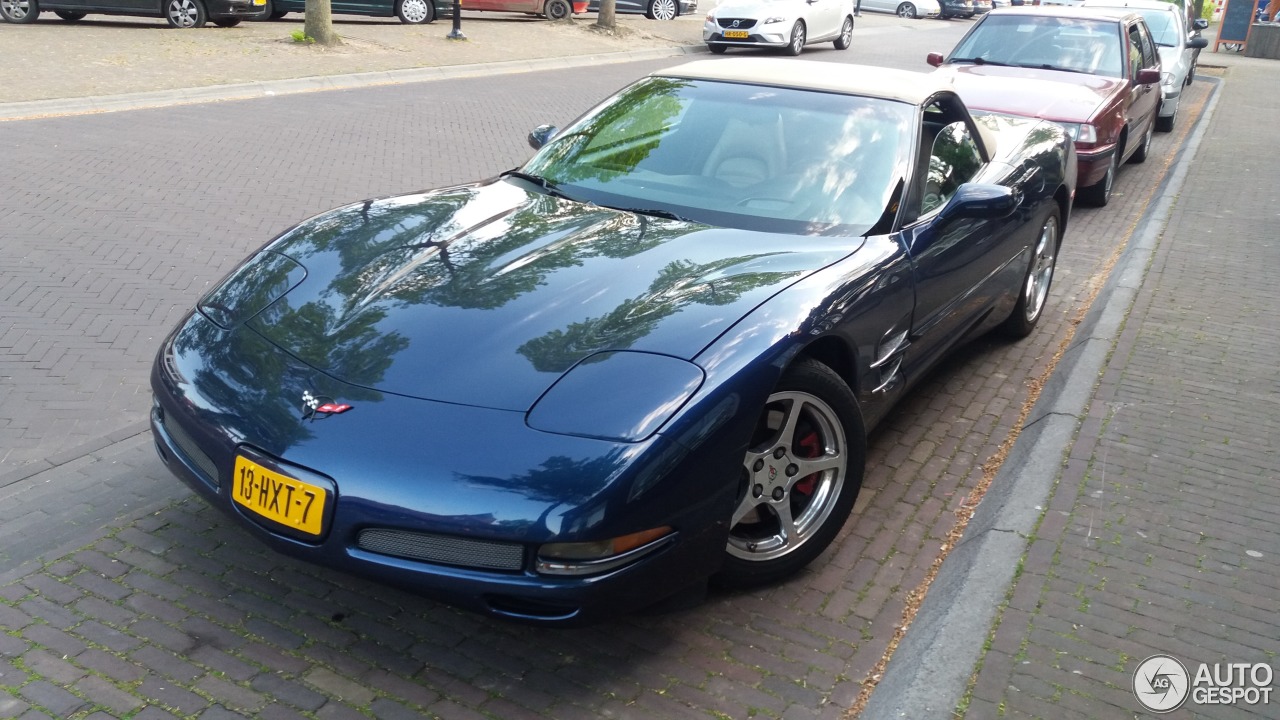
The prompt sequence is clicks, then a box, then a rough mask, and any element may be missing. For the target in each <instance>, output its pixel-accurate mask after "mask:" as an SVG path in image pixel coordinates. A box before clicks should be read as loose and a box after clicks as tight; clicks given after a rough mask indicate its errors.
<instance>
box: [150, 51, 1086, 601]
mask: <svg viewBox="0 0 1280 720" xmlns="http://www.w3.org/2000/svg"><path fill="white" fill-rule="evenodd" d="M529 140H530V143H531V144H532V145H533V146H534V147H536V148H538V152H537V154H536V155H534V157H533V158H532V159H531V160H530V161H529V162H528V163H527V164H525V165H524V166H523V167H522V168H520V169H518V170H512V171H510V172H507V173H504V174H502V175H501V176H499V177H496V178H493V179H490V180H487V181H484V182H480V183H476V184H470V185H462V186H458V187H451V188H445V189H442V190H437V191H433V192H428V193H423V194H415V195H403V196H398V197H390V198H383V199H376V200H369V201H365V202H361V203H356V204H353V205H349V206H346V207H342V208H339V209H337V210H333V211H331V212H328V213H325V214H323V215H320V216H317V217H315V218H312V219H310V220H307V221H305V222H303V223H301V224H300V225H298V226H296V227H294V228H292V229H290V230H288V231H286V232H284V233H283V234H281V235H280V236H279V237H277V238H276V239H274V240H272V241H271V242H270V243H268V244H267V245H266V246H264V247H263V248H262V249H261V250H260V251H258V252H257V253H256V254H254V255H253V256H252V257H250V258H249V259H248V260H247V261H245V262H244V263H243V264H242V265H241V266H240V267H239V268H237V269H236V270H235V271H233V272H232V273H231V274H230V275H229V276H228V277H227V278H226V279H225V280H223V281H222V282H221V283H220V284H219V285H218V286H217V287H216V288H215V289H214V290H213V291H211V292H210V293H209V294H208V295H206V296H205V297H204V298H202V299H201V300H200V301H199V302H198V304H197V306H196V308H195V309H194V310H193V311H192V312H191V313H190V314H189V315H187V316H186V317H185V318H184V319H183V320H182V322H181V323H180V324H179V326H178V327H177V328H176V329H175V330H174V331H173V333H172V334H171V335H170V336H169V337H168V338H167V339H166V340H165V341H164V343H163V345H162V346H161V348H160V351H159V354H158V356H157V358H156V363H155V366H154V370H153V374H152V386H153V389H154V392H155V407H154V411H153V413H152V428H153V431H154V434H155V439H156V443H157V447H158V449H159V452H160V455H161V457H162V458H163V459H164V461H165V462H166V463H167V464H168V467H169V468H170V469H171V470H172V471H173V472H174V474H176V475H177V476H178V477H179V478H181V479H182V480H183V481H185V482H186V483H187V484H189V485H190V486H191V487H193V488H195V489H196V490H197V491H198V492H199V493H200V494H201V495H203V496H204V497H205V498H206V499H207V500H208V501H209V502H211V503H213V504H214V505H216V506H217V507H219V508H221V509H222V510H224V511H226V512H227V513H228V514H229V515H230V516H231V517H232V518H234V519H235V520H236V521H238V522H239V523H241V524H243V525H244V526H245V527H246V528H248V529H249V530H250V531H251V532H252V533H253V534H254V535H255V536H256V537H258V538H260V539H261V540H262V541H263V542H265V543H267V544H269V545H270V546H272V547H274V548H276V549H277V550H279V551H281V552H285V553H288V554H291V555H294V556H297V557H300V558H304V559H307V560H310V561H313V562H316V563H320V564H323V565H326V566H329V567H333V568H339V569H342V570H346V571H350V572H353V573H359V574H362V575H365V576H369V577H373V578H376V579H378V580H382V581H386V582H389V583H395V584H397V585H401V586H406V587H409V588H411V589H414V590H416V591H418V592H420V593H423V594H425V595H429V596H432V597H436V598H439V599H441V600H443V601H445V602H449V603H453V604H456V605H459V606H463V607H467V608H471V609H473V610H477V611H480V612H484V613H488V614H491V615H495V616H500V617H504V618H509V619H516V620H521V621H527V622H536V623H544V624H570V623H582V622H589V621H592V620H597V619H600V618H602V617H606V616H608V615H611V614H615V613H620V612H625V611H628V610H631V609H636V608H639V607H641V606H644V605H648V604H650V603H654V602H656V601H659V600H661V599H663V598H664V597H666V596H668V595H671V594H673V593H676V592H678V591H681V590H682V589H686V588H691V587H699V586H703V585H705V584H706V583H707V581H708V579H711V580H713V581H716V582H719V583H722V584H724V585H729V586H747V585H753V584H760V583H769V582H773V581H776V580H779V579H781V578H783V577H785V576H787V575H788V574H790V573H793V572H795V571H796V570H798V569H799V568H801V567H803V566H804V565H805V564H806V563H808V562H809V561H811V560H812V559H813V558H815V557H816V556H817V555H818V554H819V553H821V552H822V551H823V550H824V549H825V548H826V546H827V545H828V544H829V543H830V542H831V541H832V539H833V538H834V537H835V536H836V534H837V532H838V531H839V530H840V527H841V526H842V524H843V523H844V522H845V520H846V518H847V517H848V515H849V513H850V509H851V508H852V507H853V505H854V501H855V499H856V498H857V495H858V490H859V487H860V485H861V481H862V476H863V465H864V456H865V447H866V433H867V431H868V430H869V429H870V428H872V427H873V426H874V425H875V424H876V422H877V421H879V420H880V419H881V418H882V417H884V415H885V413H886V412H887V411H888V410H889V408H890V407H891V406H892V405H893V403H894V402H895V401H896V400H897V399H898V398H900V397H901V396H902V394H903V393H904V392H906V391H907V389H908V388H909V387H910V386H911V385H912V383H913V382H915V381H916V380H918V379H919V378H920V377H922V375H923V374H924V373H925V371H926V370H927V369H928V368H929V367H930V366H932V365H933V364H934V363H935V362H937V361H938V360H939V358H941V357H942V356H943V354H944V353H946V352H947V351H948V350H951V349H953V348H955V347H956V346H957V345H958V344H960V343H962V342H963V341H965V340H966V339H967V338H971V337H974V336H975V335H977V334H979V333H984V332H987V331H989V330H995V329H998V330H1000V331H1002V332H1006V333H1009V334H1011V335H1014V336H1024V335H1027V334H1028V333H1030V332H1031V331H1032V329H1033V328H1034V326H1035V325H1036V322H1037V320H1038V319H1039V318H1040V316H1041V314H1042V313H1043V311H1044V307H1045V299H1046V296H1047V293H1048V291H1049V286H1050V282H1051V280H1052V279H1053V272H1054V264H1055V259H1056V257H1057V252H1058V248H1059V244H1060V243H1061V239H1062V235H1063V231H1064V230H1065V228H1066V226H1067V220H1068V212H1069V210H1070V208H1071V201H1072V195H1073V193H1074V186H1075V157H1074V155H1073V152H1074V151H1073V150H1072V143H1071V140H1070V138H1069V137H1067V136H1066V135H1065V133H1064V132H1063V130H1062V129H1061V127H1060V126H1058V125H1055V124H1052V123H1046V122H1042V121H1037V120H1024V119H1016V118H1007V117H1002V116H983V117H973V116H971V115H970V114H969V112H968V111H967V110H966V109H965V107H964V106H963V105H962V104H961V101H960V100H959V98H958V97H957V96H956V95H955V93H954V92H953V91H952V90H951V89H949V88H948V87H947V86H945V85H942V84H939V83H938V81H937V80H936V79H934V78H931V77H930V76H927V75H922V74H917V73H910V72H901V71H894V70H886V69H881V68H871V67H851V66H848V65H839V64H833V63H821V62H798V61H788V60H782V59H767V58H743V59H733V60H728V61H700V62H694V63H690V64H687V65H682V66H679V67H676V68H672V69H668V70H664V71H662V72H659V73H656V74H654V75H652V76H650V77H646V78H644V79H642V80H640V81H638V82H636V83H635V84H633V85H631V86H630V87H627V88H625V89H623V90H622V91H621V92H619V93H618V94H617V95H615V96H613V97H612V98H610V99H608V100H606V101H605V102H603V103H601V104H600V105H598V106H597V107H596V108H594V109H593V110H591V111H590V112H588V113H587V114H586V115H584V116H583V117H581V118H579V119H578V120H576V121H575V122H574V123H572V124H571V125H570V126H568V127H567V128H564V129H563V130H559V131H557V130H556V129H555V128H551V127H548V126H543V127H541V128H538V129H537V130H535V131H534V132H533V133H532V134H531V135H530V137H529Z"/></svg>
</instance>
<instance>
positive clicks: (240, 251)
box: [0, 22, 1206, 718]
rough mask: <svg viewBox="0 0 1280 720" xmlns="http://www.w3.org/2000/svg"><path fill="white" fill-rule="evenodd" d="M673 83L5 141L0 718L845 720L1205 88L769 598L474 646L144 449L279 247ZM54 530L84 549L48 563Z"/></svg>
mask: <svg viewBox="0 0 1280 720" xmlns="http://www.w3.org/2000/svg"><path fill="white" fill-rule="evenodd" d="M967 26H968V23H964V22H953V23H930V24H919V23H917V24H913V25H910V26H907V27H903V28H901V29H898V30H894V31H892V32H886V33H885V35H884V37H883V38H881V40H882V41H881V42H878V43H874V44H873V43H870V42H868V43H856V44H855V48H854V49H853V50H850V51H848V52H846V53H837V52H835V51H834V50H827V49H817V50H814V51H811V52H807V53H806V59H811V60H836V61H859V62H869V63H877V64H882V65H892V66H896V67H905V68H909V69H921V70H923V69H926V66H924V63H923V57H924V54H925V52H927V51H928V50H932V49H940V50H945V49H947V48H948V47H949V46H950V43H951V42H954V40H955V39H956V38H957V37H958V36H959V34H960V33H961V32H963V30H964V29H965V28H967ZM669 62H672V61H650V62H644V63H631V64H619V65H609V66H600V67H596V68H593V69H591V70H582V69H577V70H568V71H547V72H537V73H526V74H521V75H508V76H494V77H487V78H472V79H467V80H450V81H440V82H434V83H423V84H411V85H399V86H392V87H378V88H368V89H361V90H350V91H342V92H329V93H312V94H305V95H295V96H281V97H272V98H262V99H256V100H251V101H238V102H227V103H217V104H205V105H189V106H182V107H174V108H167V109H159V110H147V111H134V112H125V113H114V114H106V115H92V116H81V117H67V118H50V119H43V120H31V121H22V122H12V123H6V124H4V125H3V126H2V127H0V167H3V168H7V169H10V168H11V169H16V171H11V172H6V173H4V174H3V175H0V196H2V197H5V198H6V202H5V204H4V207H3V209H0V265H2V266H3V267H4V268H5V272H4V274H3V275H0V317H3V318H5V320H4V322H3V324H0V378H2V379H3V385H0V448H3V449H2V450H0V523H3V532H2V533H0V534H3V535H4V537H3V538H0V540H3V542H0V547H2V548H4V549H5V550H4V551H5V553H6V555H5V556H4V557H5V559H4V560H0V624H3V625H4V626H5V627H6V628H7V629H9V630H10V631H11V633H10V634H9V635H7V636H4V637H0V675H2V676H3V677H0V685H2V686H4V687H6V688H13V689H14V692H15V693H16V694H12V695H10V696H8V699H5V696H4V695H2V694H0V715H5V716H7V715H8V714H9V713H10V712H12V714H13V715H19V714H21V713H22V712H25V711H27V710H29V709H32V708H34V709H37V710H39V711H40V712H47V713H48V714H67V713H74V712H82V711H84V710H88V709H93V708H97V709H98V710H100V711H103V712H108V713H114V714H127V713H131V712H134V711H138V710H140V709H141V712H142V713H144V714H145V715H143V714H140V715H139V717H144V716H145V717H151V716H157V717H159V716H168V715H167V714H162V712H161V709H162V708H163V709H164V710H163V713H176V714H180V715H187V716H194V715H199V716H200V717H209V718H214V717H222V716H224V715H226V716H230V715H231V714H244V713H251V714H260V715H261V716H263V717H271V716H279V717H296V716H298V713H300V712H308V713H314V714H315V717H335V718H337V717H355V716H357V714H362V715H361V716H367V715H374V716H378V717H398V716H405V717H410V716H420V714H421V713H423V712H427V713H433V714H436V715H439V716H443V717H472V716H482V715H487V716H492V717H504V718H510V717H559V718H567V717H598V716H609V717H685V716H690V717H706V716H708V715H714V714H715V713H719V714H720V715H721V716H727V717H734V718H738V717H746V716H749V715H760V716H784V715H785V716H786V717H813V716H821V717H838V716H840V715H841V714H842V713H843V708H845V707H847V706H849V705H850V704H851V703H852V702H853V700H854V698H856V697H857V694H858V692H859V690H860V689H861V686H860V683H861V681H862V680H863V679H864V678H865V676H866V674H867V673H868V671H870V670H871V668H872V667H873V666H874V665H875V663H876V661H878V660H879V659H880V657H881V655H882V654H883V653H884V650H885V648H886V646H887V644H888V641H889V638H890V637H891V636H892V634H893V631H894V627H895V625H897V624H898V623H900V622H901V614H902V608H903V603H904V601H905V597H906V594H907V593H908V592H909V591H911V590H912V589H914V588H915V587H916V586H917V585H918V584H919V582H920V580H921V579H922V578H923V577H924V574H925V572H926V571H927V569H928V567H929V565H930V564H931V563H932V561H933V559H934V558H935V557H936V556H937V552H938V547H939V545H940V543H942V542H943V541H944V540H945V538H946V535H947V532H948V531H949V530H950V528H951V526H952V524H953V522H954V517H953V513H952V511H954V510H955V509H956V508H957V507H959V506H960V505H961V504H962V503H963V502H964V500H965V497H966V496H967V494H968V493H969V491H970V490H971V489H972V488H973V487H974V485H975V484H976V482H977V481H978V479H979V478H980V477H981V475H982V470H981V465H982V464H983V463H984V462H985V461H986V460H987V459H988V458H989V457H990V456H991V455H992V453H994V451H995V449H996V448H997V447H998V446H999V444H1000V443H1001V442H1002V441H1003V440H1004V439H1005V438H1006V437H1007V436H1008V434H1009V433H1010V432H1011V431H1012V430H1013V429H1014V426H1015V424H1016V419H1017V417H1018V413H1019V411H1020V410H1021V407H1022V404H1023V402H1024V401H1025V399H1026V397H1027V384H1028V381H1029V380H1030V379H1031V378H1034V377H1038V376H1039V375H1041V374H1042V373H1043V372H1044V371H1045V370H1046V369H1047V368H1048V367H1049V366H1050V364H1051V359H1052V357H1053V355H1054V353H1055V352H1056V351H1057V349H1058V347H1059V344H1060V342H1061V339H1062V338H1063V337H1064V336H1065V334H1066V333H1067V331H1068V329H1069V328H1070V327H1071V326H1072V324H1073V322H1074V321H1075V320H1076V319H1077V318H1078V316H1079V314H1080V312H1081V310H1082V308H1083V307H1084V306H1085V305H1086V304H1087V302H1088V299H1089V298H1090V297H1091V295H1092V292H1093V291H1094V290H1095V289H1096V288H1097V287H1098V285H1100V283H1101V282H1102V280H1103V279H1104V277H1105V271H1106V267H1107V261H1108V258H1109V257H1110V255H1111V253H1112V251H1113V250H1114V249H1115V248H1116V247H1117V246H1118V245H1119V244H1122V243H1123V242H1124V241H1125V240H1126V239H1127V236H1128V233H1129V232H1131V230H1132V228H1133V227H1134V225H1135V224H1136V223H1137V220H1138V218H1139V217H1140V216H1141V214H1142V213H1143V212H1144V210H1145V208H1146V206H1147V203H1148V201H1149V199H1150V198H1151V197H1152V195H1153V193H1154V192H1155V191H1156V188H1157V187H1158V185H1159V183H1160V181H1161V179H1162V176H1163V173H1164V172H1165V170H1166V168H1167V165H1168V161H1169V159H1170V158H1171V157H1172V154H1173V153H1174V151H1175V150H1176V146H1177V145H1178V143H1180V142H1181V141H1182V138H1183V137H1184V133H1185V131H1186V129H1187V128H1188V126H1189V125H1190V124H1191V123H1192V122H1193V121H1194V119H1195V117H1196V115H1197V114H1198V111H1199V103H1200V102H1202V101H1203V99H1204V97H1205V95H1206V89H1205V87H1204V85H1203V84H1198V85H1194V86H1193V87H1192V91H1191V95H1190V96H1188V97H1187V98H1186V100H1184V102H1186V103H1187V104H1186V105H1185V106H1184V110H1183V112H1184V115H1183V116H1182V118H1181V119H1180V122H1181V123H1182V124H1181V125H1180V127H1179V128H1177V129H1176V130H1175V132H1174V133H1171V134H1164V135H1157V137H1156V139H1155V143H1154V146H1153V153H1152V158H1151V159H1150V160H1148V162H1147V163H1145V164H1144V165H1141V166H1129V167H1127V168H1126V169H1125V171H1124V172H1122V173H1121V176H1120V178H1119V181H1118V185H1117V195H1116V198H1115V200H1114V201H1113V204H1112V205H1111V206H1109V207H1108V208H1105V209H1102V210H1089V209H1084V210H1079V211H1078V212H1076V213H1075V214H1073V216H1072V219H1071V224H1070V226H1069V227H1068V230H1067V234H1066V239H1065V243H1064V247H1063V252H1062V255H1061V258H1060V265H1059V272H1058V276H1057V278H1056V280H1055V284H1054V288H1053V292H1052V295H1051V299H1050V304H1049V306H1048V307H1047V310H1046V315H1045V318H1044V322H1043V323H1042V325H1041V327H1040V328H1039V330H1038V331H1037V332H1036V334H1034V335H1033V336H1032V337H1031V338H1028V339H1027V340H1026V341H1023V342H1020V343H1014V344H1008V343H1005V342H1002V341H997V340H980V341H978V342H975V343H973V344H972V345H971V346H969V347H968V348H966V349H965V350H964V351H962V352H961V353H960V354H959V355H958V356H957V357H956V358H954V359H953V360H952V361H950V362H948V363H947V364H946V365H944V366H943V367H941V368H939V369H938V370H937V371H936V372H935V373H934V374H933V375H932V376H931V377H930V378H929V379H928V380H926V381H925V382H924V383H923V384H922V385H921V386H920V387H919V388H918V389H917V390H915V391H914V392H913V393H912V395H911V396H910V397H909V398H908V399H907V400H906V401H905V402H904V403H903V404H902V406H900V408H899V409H898V410H897V411H895V413H894V414H893V415H892V416H891V417H890V418H889V419H888V420H887V421H886V423H885V424H884V425H883V426H882V428H881V429H880V430H879V431H878V432H877V433H876V435H875V436H874V437H873V438H872V444H871V450H870V458H869V461H868V474H867V479H866V483H865V486H864V490H863V496H862V498H861V499H860V502H859V505H858V507H857V508H856V510H855V514H854V517H853V518H852V519H851V520H850V522H849V523H848V525H847V526H846V528H845V531H844V532H843V533H842V535H841V536H840V538H839V539H838V540H837V542H836V544H835V546H834V547H833V548H832V549H831V550H830V551H828V552H827V553H826V554H825V555H824V556H823V557H822V558H820V559H819V560H818V561H817V562H816V563H815V564H814V565H813V566H812V567H811V568H810V569H808V570H807V571H805V572H804V573H802V574H801V575H800V576H798V577H797V578H795V579H794V580H792V581H790V582H788V583H786V584H783V585H780V586H778V587H775V588H769V589H765V590H762V591H758V592H754V593H749V594H742V595H736V596H715V597H713V598H711V599H710V600H709V601H708V602H707V603H705V604H703V605H701V606H699V607H697V608H693V609H690V610H685V611H682V612H677V613H672V614H667V615H662V616H658V617H632V618H625V619H623V620H620V621H619V622H617V623H614V624H610V625H606V626H603V627H600V628H594V629H590V630H584V631H575V632H571V633H552V632H546V631H535V630H529V629H525V628H518V627H512V626H508V625H505V624H502V623H495V622H491V621H488V620H484V619H479V618H475V617H471V616H467V615H463V614H460V613H457V612H455V611H452V610H450V609H448V608H443V607H441V606H437V605H434V604H431V603H427V602H424V601H422V600H420V599H417V598H414V597H412V596H407V595H405V594H403V593H399V592H397V591H394V590H390V589H387V588H382V587H376V586H372V587H371V586H368V585H367V584H365V583H362V582H360V581H356V580H353V579H351V578H349V577H346V576H341V575H338V574H336V573H330V572H326V571H324V570H321V569H318V568H312V567H308V566H302V565H299V564H297V563H293V562H291V561H288V560H285V559H283V558H280V557H277V556H274V555H272V554H269V553H266V552H265V551H263V550H262V549H261V548H257V547H254V546H252V545H251V544H250V545H246V543H245V536H243V535H242V534H240V533H239V531H238V530H236V529H235V528H234V527H232V526H231V525H230V524H229V523H226V522H224V521H223V520H222V518H221V517H220V516H219V515H218V514H217V513H215V512H212V511H210V510H209V509H208V508H206V507H205V506H203V504H201V503H199V502H198V501H195V500H193V499H190V498H187V497H185V493H182V492H180V491H179V490H177V489H176V487H175V484H176V481H174V480H173V479H172V478H170V477H169V476H168V474H167V472H166V471H165V470H164V469H163V468H162V467H161V466H160V464H159V462H158V460H156V459H155V458H154V456H153V451H152V450H151V448H150V447H149V441H148V440H147V438H146V437H145V433H141V434H139V433H138V432H137V430H138V428H139V423H140V422H141V421H142V419H143V418H144V417H145V413H146V411H147V409H148V407H149V404H150V397H149V393H148V391H147V386H146V372H147V368H148V366H149V364H150V361H151V358H152V354H153V352H154V350H155V347H156V345H157V344H158V342H159V339H160V337H161V335H162V334H163V333H164V332H165V331H166V330H167V329H168V328H169V327H170V326H171V325H172V324H173V322H175V321H176V319H177V318H178V317H179V316H180V315H181V314H182V313H183V312H185V310H186V309H187V308H188V307H189V306H190V305H191V304H192V302H193V301H194V300H195V298H196V297H197V296H198V295H199V294H200V293H201V292H202V291H203V290H204V289H205V288H206V287H208V285H209V284H210V283H212V282H215V281H216V280H217V279H218V278H219V277H221V275H222V274H223V273H224V272H225V271H226V270H227V269H229V268H230V267H232V266H233V265H234V264H235V263H236V262H237V261H238V260H239V259H240V258H242V257H244V256H245V255H247V254H249V253H250V252H252V251H253V249H255V248H256V247H258V246H259V245H261V244H262V243H263V242H265V241H266V240H268V239H269V238H270V237H271V236H272V235H274V234H275V233H277V232H279V231H280V230H283V229H284V228H286V227H287V226H289V225H290V224H292V223H293V222H295V221H297V220H299V219H302V218H304V217H306V216H308V215H310V214H312V213H315V212H319V211H322V210H325V209H328V208H330V207H332V206H335V205H337V204H341V203H345V202H349V201H353V200H358V199H360V198H364V197H369V196H375V195H383V194H391V193H398V192H407V191H412V190H417V189H421V188H428V187H434V186H440V185H445V184H450V183H454V182H459V181H463V180H468V179H474V178H478V177H483V176H487V175H491V174H493V173H495V172H497V171H500V170H502V169H506V168H509V167H512V166H514V165H517V164H518V163H520V162H522V161H523V160H524V159H525V158H527V157H528V155H529V152H530V151H529V150H528V148H527V147H526V146H525V144H524V136H525V134H526V133H527V131H528V130H529V129H530V128H532V127H534V126H535V125H538V124H540V123H543V122H552V123H557V124H561V123H563V122H565V121H567V120H569V119H571V118H572V117H573V116H575V115H576V114H578V113H579V112H580V111H582V110H584V109H585V108H587V107H589V106H590V104H592V103H593V102H594V101H595V100H597V99H599V98H601V97H603V96H605V95H606V94H608V93H609V92H611V91H612V90H614V89H616V88H617V87H619V86H621V85H623V84H625V83H626V82H627V81H629V80H631V79H633V78H635V77H637V76H639V75H641V74H643V73H645V72H649V71H651V70H653V69H656V68H658V67H661V66H663V65H665V64H668V63H669ZM113 433H114V434H113ZM104 438H107V439H108V440H109V442H104V440H103V439H104ZM77 447H82V448H84V447H87V448H89V449H90V450H89V451H86V452H77V450H76V448H77ZM121 498H124V499H126V500H127V502H125V501H122V500H121ZM121 502H124V506H123V507H122V506H120V503H121ZM37 509H39V512H41V513H44V514H45V515H46V516H47V517H41V516H39V515H38V514H32V513H33V512H36V510H37ZM73 512H74V513H76V517H77V518H78V520H77V522H78V523H79V525H78V527H79V530H78V531H77V532H76V533H70V534H60V533H59V532H57V531H56V530H55V529H54V528H56V527H58V526H59V519H60V518H61V517H63V516H64V515H66V514H68V513H73ZM60 513H61V514H60ZM45 538H47V539H45ZM37 557H39V561H37V562H28V561H29V560H32V559H33V558H37ZM6 658H8V659H6ZM14 658H21V663H20V664H15V661H13V660H12V659H14ZM19 688H20V689H19ZM6 703H8V704H6ZM142 708H146V709H142ZM15 709H16V710H15ZM146 713H149V714H146Z"/></svg>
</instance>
